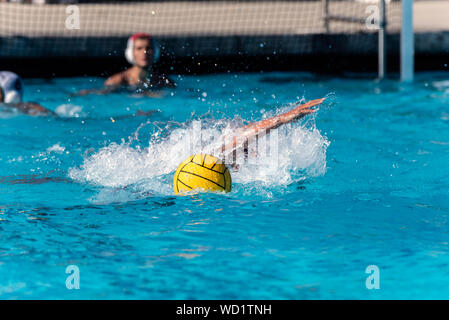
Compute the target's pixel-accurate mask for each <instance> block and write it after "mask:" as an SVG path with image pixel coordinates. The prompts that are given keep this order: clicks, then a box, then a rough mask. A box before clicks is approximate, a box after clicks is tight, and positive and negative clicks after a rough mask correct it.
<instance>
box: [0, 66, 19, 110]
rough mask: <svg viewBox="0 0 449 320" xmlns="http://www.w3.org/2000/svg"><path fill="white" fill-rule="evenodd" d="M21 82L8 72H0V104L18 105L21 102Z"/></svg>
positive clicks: (17, 77) (15, 75)
mask: <svg viewBox="0 0 449 320" xmlns="http://www.w3.org/2000/svg"><path fill="white" fill-rule="evenodd" d="M22 95H23V82H22V79H21V78H20V77H19V76H18V75H17V74H15V73H14V72H10V71H1V72H0V102H4V103H19V102H22Z"/></svg>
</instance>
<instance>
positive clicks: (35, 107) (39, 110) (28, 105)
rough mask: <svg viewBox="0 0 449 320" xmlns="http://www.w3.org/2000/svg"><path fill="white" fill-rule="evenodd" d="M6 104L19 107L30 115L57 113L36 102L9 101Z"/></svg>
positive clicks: (54, 114)
mask: <svg viewBox="0 0 449 320" xmlns="http://www.w3.org/2000/svg"><path fill="white" fill-rule="evenodd" d="M6 106H8V107H11V108H14V109H17V110H19V111H20V112H23V113H25V114H28V115H30V116H56V113H54V112H53V111H51V110H48V109H47V108H44V107H43V106H41V105H40V104H37V103H35V102H20V103H9V104H6Z"/></svg>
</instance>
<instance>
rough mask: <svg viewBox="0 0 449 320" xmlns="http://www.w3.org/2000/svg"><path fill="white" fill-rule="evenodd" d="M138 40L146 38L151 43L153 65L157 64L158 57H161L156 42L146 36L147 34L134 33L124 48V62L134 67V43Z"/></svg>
mask: <svg viewBox="0 0 449 320" xmlns="http://www.w3.org/2000/svg"><path fill="white" fill-rule="evenodd" d="M139 38H147V39H149V40H151V41H152V43H153V52H154V53H153V63H155V62H157V61H158V60H159V57H160V55H161V51H160V49H159V46H158V45H157V43H156V41H155V40H154V38H153V37H152V36H151V35H150V34H148V33H143V32H141V33H135V34H133V35H132V36H131V37H129V39H128V44H127V46H126V50H125V58H126V60H127V61H128V62H129V63H130V64H132V65H134V64H136V60H135V59H134V42H136V40H137V39H139Z"/></svg>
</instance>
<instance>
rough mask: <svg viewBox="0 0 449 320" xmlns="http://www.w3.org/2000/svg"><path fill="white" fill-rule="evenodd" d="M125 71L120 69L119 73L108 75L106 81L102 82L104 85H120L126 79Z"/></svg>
mask: <svg viewBox="0 0 449 320" xmlns="http://www.w3.org/2000/svg"><path fill="white" fill-rule="evenodd" d="M127 71H128V70H125V71H121V72H119V73H116V74H114V75H112V76H110V77H109V78H108V79H106V81H105V82H104V85H105V86H114V85H120V84H123V83H124V82H125V80H126V75H127Z"/></svg>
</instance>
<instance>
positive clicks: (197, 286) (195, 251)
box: [0, 73, 449, 299]
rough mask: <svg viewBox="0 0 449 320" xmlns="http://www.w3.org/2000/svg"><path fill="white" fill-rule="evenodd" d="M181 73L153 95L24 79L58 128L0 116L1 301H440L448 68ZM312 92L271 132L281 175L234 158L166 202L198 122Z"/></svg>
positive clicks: (448, 212)
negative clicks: (224, 180)
mask: <svg viewBox="0 0 449 320" xmlns="http://www.w3.org/2000/svg"><path fill="white" fill-rule="evenodd" d="M173 78H174V79H175V80H176V82H177V83H178V84H179V86H178V88H176V89H168V90H166V91H165V92H164V95H163V96H162V97H160V98H148V97H146V98H144V97H140V96H137V95H131V94H111V95H107V96H99V95H89V96H83V97H69V96H68V94H69V93H73V92H75V91H77V90H80V89H84V88H89V87H99V86H101V83H102V81H103V80H102V79H97V78H76V79H54V80H51V81H46V80H41V79H28V80H25V100H26V101H37V102H39V103H41V104H42V105H44V106H46V107H48V108H50V109H52V110H55V111H56V112H57V113H58V114H59V115H60V117H58V118H52V117H51V118H45V117H29V116H25V115H16V114H14V113H11V112H8V111H6V110H3V111H0V139H1V141H2V142H1V143H0V298H2V299H35V298H37V299H80V298H81V299H428V298H436V299H440V298H442V299H447V298H449V237H448V235H449V170H448V164H449V108H448V104H449V80H448V79H449V74H448V73H422V74H418V75H417V79H416V82H415V83H414V84H413V85H404V84H400V83H398V82H397V81H396V80H387V81H385V82H382V83H378V82H376V81H373V80H369V79H345V78H334V77H328V78H327V77H324V76H315V75H312V74H307V73H261V74H233V73H227V74H220V75H205V76H173ZM320 97H327V100H326V101H325V103H324V104H323V105H322V106H321V107H320V110H319V111H318V112H317V113H316V114H315V115H313V116H309V117H307V118H305V119H303V120H301V121H300V122H298V123H295V124H293V125H288V126H285V127H282V128H280V129H278V137H279V139H280V148H279V150H280V153H279V159H278V163H277V164H276V166H274V168H271V169H266V168H265V167H264V166H263V165H258V166H244V165H243V166H242V167H241V170H239V171H238V172H232V178H233V190H232V192H230V193H228V194H197V195H189V196H175V195H174V192H173V189H172V179H173V174H174V171H175V169H176V167H177V166H178V164H179V163H181V162H182V160H184V158H186V157H187V156H188V155H190V150H189V149H188V148H187V146H186V145H187V143H186V142H185V138H186V136H187V135H188V134H189V132H190V131H191V130H192V128H193V127H194V124H195V123H198V121H200V120H201V126H202V127H203V129H204V130H203V131H202V132H204V135H205V136H207V135H209V134H210V135H212V134H215V133H217V132H218V133H220V132H222V131H223V130H226V128H229V127H232V126H236V125H237V124H238V123H239V122H241V119H244V120H260V119H262V118H263V117H264V115H265V117H266V116H268V115H274V114H276V113H279V112H280V111H282V110H285V109H286V107H285V106H286V105H288V104H289V103H291V102H295V101H298V100H300V99H305V100H311V99H316V98H320ZM137 110H143V111H149V110H158V111H157V112H155V113H154V114H153V115H151V116H149V117H148V116H135V117H134V116H132V115H133V114H134V113H135V112H137ZM217 123H218V125H217ZM203 147H204V146H200V149H201V148H203ZM195 151H196V150H195ZM199 151H202V149H201V150H198V152H199ZM69 265H76V266H78V268H79V270H80V289H79V290H75V289H73V290H69V289H67V288H66V278H67V276H68V274H66V273H65V271H66V267H67V266H69ZM369 265H376V266H378V268H379V270H380V289H378V290H368V289H367V288H366V285H365V281H366V279H367V277H368V276H369V274H367V273H365V269H366V268H367V266H369Z"/></svg>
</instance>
